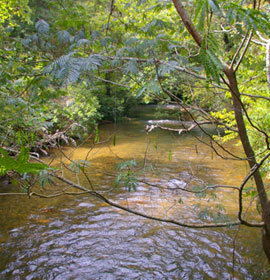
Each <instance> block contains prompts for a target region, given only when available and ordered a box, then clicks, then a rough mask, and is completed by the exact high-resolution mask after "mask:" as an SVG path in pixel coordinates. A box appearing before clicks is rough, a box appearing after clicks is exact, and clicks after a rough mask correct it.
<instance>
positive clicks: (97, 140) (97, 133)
mask: <svg viewBox="0 0 270 280" xmlns="http://www.w3.org/2000/svg"><path fill="white" fill-rule="evenodd" d="M98 142H99V130H98V127H96V136H95V143H98Z"/></svg>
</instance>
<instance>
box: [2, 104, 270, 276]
mask: <svg viewBox="0 0 270 280" xmlns="http://www.w3.org/2000/svg"><path fill="white" fill-rule="evenodd" d="M143 112H144V115H143V116H144V117H142V116H140V118H133V119H130V120H127V121H125V122H122V123H121V124H117V125H115V124H104V125H102V126H101V128H100V134H99V138H100V141H101V143H100V144H97V145H95V147H94V148H92V149H91V150H90V147H91V145H92V144H91V143H92V142H91V141H89V142H87V143H85V144H83V145H81V146H80V147H78V148H77V149H73V148H65V149H64V153H65V154H66V155H68V157H69V158H72V159H73V160H77V159H82V160H84V159H86V158H87V159H88V160H89V162H90V167H89V168H87V170H86V172H87V174H88V176H89V178H90V180H91V182H92V184H93V185H94V187H95V189H96V190H99V191H102V194H104V195H105V196H106V197H108V198H110V199H112V200H113V201H114V202H116V203H118V204H120V205H122V206H125V207H129V208H130V209H134V210H137V211H140V212H143V213H145V214H147V215H153V216H156V217H160V218H164V219H174V220H176V221H180V222H185V223H193V224H196V223H200V219H202V221H203V222H207V221H208V222H211V221H212V220H215V219H232V220H233V219H235V217H236V211H237V209H238V208H237V207H238V205H237V194H236V193H235V191H233V190H224V191H217V192H216V197H214V195H212V196H209V197H206V198H200V197H196V196H194V195H191V194H187V193H183V192H180V191H179V190H177V189H176V188H175V187H177V186H180V187H186V186H187V184H189V185H191V186H194V185H196V184H197V185H198V184H200V182H201V181H202V180H203V181H204V182H206V183H208V184H226V185H239V183H240V182H241V178H243V176H244V175H245V173H246V165H245V163H244V162H239V161H232V160H225V161H224V160H221V159H219V158H218V157H217V156H216V155H215V154H213V153H212V152H211V150H210V149H209V148H208V147H207V146H205V145H203V144H202V143H201V142H200V141H199V140H204V141H207V138H206V137H204V136H202V135H201V133H200V131H199V130H195V131H194V132H192V133H189V134H184V133H182V134H180V135H178V134H176V133H172V132H168V131H161V130H157V129H156V130H153V131H152V132H151V133H149V134H146V132H145V126H146V125H147V124H150V125H151V124H153V122H155V121H153V120H152V118H153V113H152V110H151V107H144V109H143ZM147 119H148V120H147ZM151 120H152V121H151ZM159 123H163V124H164V123H167V124H168V123H169V124H172V125H173V124H174V122H169V121H165V120H160V121H159ZM206 129H207V131H208V132H209V133H211V128H206ZM191 136H193V137H191ZM194 136H195V137H194ZM105 140H107V141H105ZM102 141H103V142H102ZM90 142H91V143H90ZM230 150H231V151H233V152H236V153H238V154H240V153H241V150H240V148H239V147H236V146H233V145H232V144H230ZM239 150H240V151H239ZM221 153H222V154H223V152H221ZM56 154H57V156H56V157H55V158H54V157H53V156H52V157H51V158H50V159H47V160H48V161H51V160H53V159H54V161H53V164H54V165H55V166H61V165H59V164H60V161H62V162H65V163H66V164H68V159H67V158H65V157H63V156H61V154H59V153H56ZM128 160H129V161H130V160H134V161H136V163H137V167H136V168H135V172H136V174H134V175H135V176H136V177H137V178H138V179H139V180H140V181H139V182H137V184H136V191H134V190H133V189H131V190H130V191H128V189H127V188H126V187H125V186H124V185H120V186H118V187H117V188H116V187H115V179H116V177H115V176H114V174H116V166H117V164H119V163H121V162H123V161H128ZM62 167H63V165H62ZM142 167H145V168H144V169H142ZM118 172H119V171H118ZM63 173H64V175H65V176H67V177H69V178H70V179H72V180H74V181H75V182H80V184H82V185H84V186H88V181H87V179H86V178H85V177H84V176H83V175H79V176H76V175H74V174H73V173H70V172H68V171H67V169H66V168H65V167H63ZM198 178H200V180H199V179H198ZM143 182H147V183H151V184H153V185H154V186H152V187H151V186H149V185H147V184H144V183H143ZM55 188H56V187H55ZM166 188H170V189H169V190H166ZM10 189H11V186H9V185H8V186H6V185H5V186H2V187H1V191H2V192H6V191H8V190H9V191H10ZM0 200H1V207H0V215H1V222H0V279H61V280H62V279H93V280H94V279H106V280H107V279H233V278H232V277H233V275H234V279H270V273H269V269H268V266H267V263H266V258H265V257H264V254H263V251H262V248H261V244H260V230H259V229H256V228H247V227H243V226H242V227H240V228H239V227H232V228H221V229H217V228H213V229H192V228H184V227H179V226H175V225H172V224H166V223H161V222H157V221H153V220H148V219H144V218H142V217H139V216H135V215H133V214H130V213H127V212H123V211H121V210H119V209H116V208H112V207H110V206H108V205H106V204H105V203H103V202H102V201H99V200H97V199H96V198H92V197H90V196H88V195H81V196H64V197H57V198H53V199H39V198H31V199H28V198H26V197H23V196H21V197H19V196H14V197H0ZM220 200H222V201H223V207H224V208H221V207H220V203H219V202H220ZM206 208H208V211H209V213H210V212H211V213H212V216H206V215H204V213H205V211H204V210H205V209H206ZM246 209H248V210H249V211H248V213H247V216H246V218H247V219H249V220H257V221H259V220H258V217H257V214H256V210H255V209H254V206H253V205H250V204H246ZM225 211H226V213H225ZM233 252H234V253H233ZM233 255H234V258H233Z"/></svg>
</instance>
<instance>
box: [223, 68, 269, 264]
mask: <svg viewBox="0 0 270 280" xmlns="http://www.w3.org/2000/svg"><path fill="white" fill-rule="evenodd" d="M224 73H225V74H226V76H227V78H228V81H229V85H230V90H231V96H232V100H233V109H234V115H235V120H236V123H237V128H238V134H239V138H240V140H241V143H242V146H243V149H244V151H245V154H246V157H247V159H248V163H249V166H250V169H251V170H253V169H254V168H256V166H257V162H256V158H255V154H254V151H253V149H252V146H251V144H250V141H249V138H248V134H247V130H246V125H245V122H244V117H243V111H242V106H241V102H240V92H239V89H238V83H237V79H236V75H235V71H234V70H233V69H232V68H229V67H227V68H226V69H224ZM253 178H254V181H255V185H256V188H257V192H258V196H259V200H260V204H261V208H262V219H263V222H264V223H265V227H264V229H263V231H262V244H263V249H264V252H265V254H266V256H267V259H268V261H269V263H270V204H269V202H268V198H267V194H266V191H265V187H264V183H263V180H262V177H261V174H260V172H259V170H257V171H256V172H255V173H254V175H253Z"/></svg>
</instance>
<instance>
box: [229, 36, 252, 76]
mask: <svg viewBox="0 0 270 280" xmlns="http://www.w3.org/2000/svg"><path fill="white" fill-rule="evenodd" d="M252 36H253V32H250V34H249V37H248V39H247V43H246V45H245V48H244V50H243V53H242V55H241V56H240V58H239V60H238V62H237V64H236V66H235V68H234V72H236V71H237V69H238V67H239V66H240V64H241V62H242V60H243V58H244V56H245V54H246V52H247V49H248V47H249V44H250V41H251V38H252Z"/></svg>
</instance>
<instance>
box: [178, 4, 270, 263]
mask: <svg viewBox="0 0 270 280" xmlns="http://www.w3.org/2000/svg"><path fill="white" fill-rule="evenodd" d="M172 2H173V4H174V6H175V8H176V11H177V12H178V14H179V16H180V17H181V19H182V22H183V23H184V25H185V27H186V29H187V30H188V32H189V34H190V35H191V36H192V37H193V39H194V41H195V42H196V43H197V45H198V46H199V47H201V44H202V38H201V36H200V34H199V33H198V31H197V30H196V28H195V27H194V25H193V23H192V21H191V19H190V18H189V16H188V14H187V13H186V11H185V9H184V7H183V5H182V3H181V1H180V0H172ZM254 8H255V7H254ZM267 47H268V49H267V54H268V55H269V56H268V57H267V63H268V64H267V67H266V68H267V75H268V74H269V75H270V68H269V67H270V52H269V51H270V49H269V48H270V44H268V45H267ZM223 72H224V73H225V75H226V77H227V79H228V82H229V86H230V91H231V96H232V101H233V108H234V115H235V120H236V123H237V128H238V134H239V138H240V140H241V143H242V146H243V149H244V151H245V154H246V157H247V160H248V163H249V166H250V169H251V170H254V169H255V168H256V167H257V162H256V158H255V154H254V151H253V148H252V146H251V144H250V141H249V138H248V134H247V130H246V125H245V122H244V116H243V111H242V105H241V101H240V92H239V89H238V82H237V78H236V74H235V70H234V69H233V68H231V67H229V66H228V65H226V64H225V63H223ZM269 77H270V76H269ZM253 177H254V181H255V184H256V188H257V192H258V196H259V200H260V204H261V208H262V220H263V222H264V224H265V226H264V228H263V230H262V245H263V249H264V252H265V254H266V256H267V259H268V261H269V263H270V203H268V198H267V194H266V191H265V187H264V183H263V180H262V177H261V174H260V172H259V170H257V171H256V172H254V174H253Z"/></svg>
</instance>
